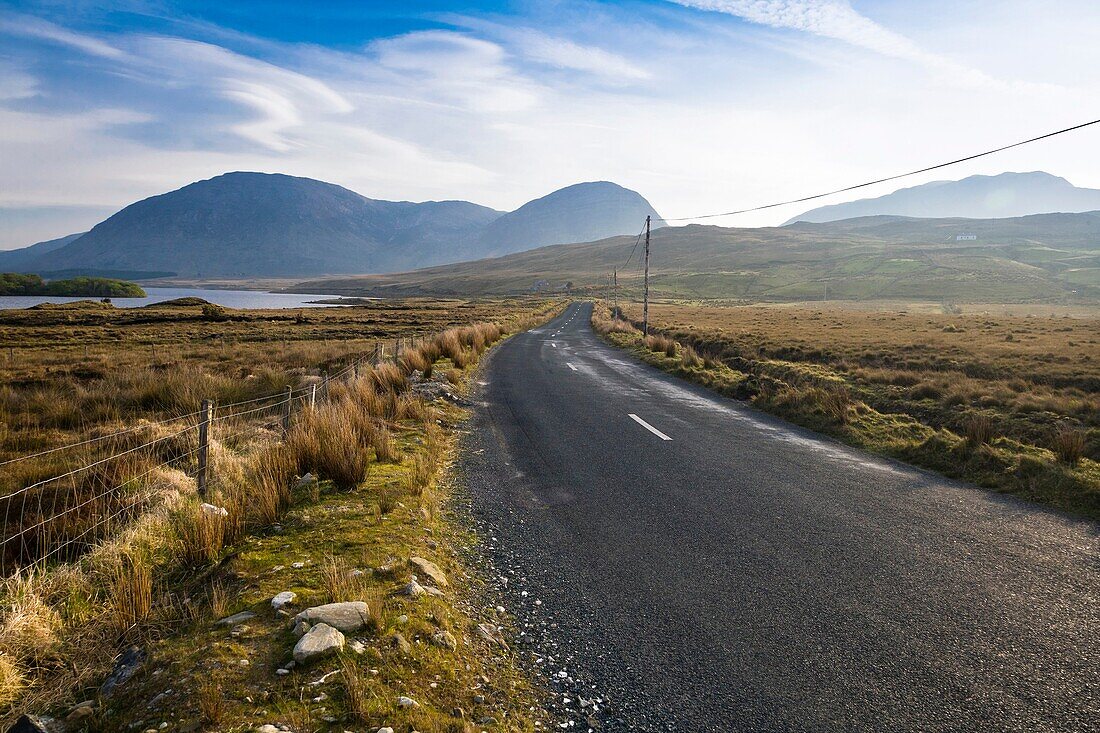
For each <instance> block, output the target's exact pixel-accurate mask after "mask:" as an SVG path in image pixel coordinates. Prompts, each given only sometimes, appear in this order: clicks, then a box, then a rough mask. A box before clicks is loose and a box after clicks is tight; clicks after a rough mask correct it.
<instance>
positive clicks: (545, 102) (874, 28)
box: [0, 0, 1100, 247]
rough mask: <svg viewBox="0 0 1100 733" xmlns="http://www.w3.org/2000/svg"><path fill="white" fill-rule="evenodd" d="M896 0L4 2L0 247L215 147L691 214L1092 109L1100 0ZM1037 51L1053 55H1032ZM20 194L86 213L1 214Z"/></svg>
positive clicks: (527, 194) (267, 163)
mask: <svg viewBox="0 0 1100 733" xmlns="http://www.w3.org/2000/svg"><path fill="white" fill-rule="evenodd" d="M183 1H184V2H185V3H186V2H187V0H183ZM886 1H887V0H860V2H859V3H857V5H856V7H858V8H859V10H857V9H856V8H854V7H853V6H852V5H851V4H850V3H849V2H846V1H845V0H822V1H821V2H810V1H809V0H676V1H675V2H672V1H668V0H636V1H635V2H631V3H630V4H629V5H620V4H616V3H609V2H594V1H593V0H556V1H555V3H553V4H552V5H551V4H544V3H529V4H528V3H516V4H513V7H515V8H518V9H516V10H513V11H509V12H508V13H505V14H493V13H472V14H470V15H464V16H454V15H450V14H442V15H432V16H429V17H427V18H425V17H424V16H420V17H418V18H417V19H415V22H410V23H409V24H407V25H406V26H404V27H403V28H401V29H396V30H391V31H389V32H387V33H386V34H385V35H379V36H369V35H368V36H365V37H363V38H362V40H361V42H358V45H355V44H349V43H347V42H346V37H345V36H342V38H343V39H344V40H343V42H341V43H340V44H339V45H335V44H334V45H328V46H327V45H325V44H324V43H291V42H286V41H283V40H279V39H277V38H268V37H256V36H252V35H249V34H248V32H246V30H242V28H244V27H243V26H242V27H241V28H237V29H230V28H220V27H217V26H211V25H210V24H209V22H208V21H205V20H199V21H196V20H190V19H189V20H184V21H180V22H173V21H171V20H170V19H165V18H163V17H158V18H157V19H156V23H147V24H139V27H135V28H131V29H130V30H126V29H119V26H118V19H117V16H112V18H111V20H110V22H109V23H106V22H105V23H102V24H100V25H97V24H96V21H95V19H94V18H89V16H87V15H81V20H80V25H79V26H76V25H74V26H73V27H71V28H70V27H66V23H67V21H66V20H64V19H63V18H64V16H63V15H61V14H60V11H58V14H57V15H44V16H43V18H41V19H40V18H38V17H32V16H30V15H27V14H25V13H24V14H7V15H5V14H3V13H2V12H0V44H2V45H3V53H0V57H2V58H0V180H2V181H4V185H3V186H0V209H3V210H4V211H0V247H5V246H15V245H19V244H26V243H29V242H31V241H34V240H35V239H45V238H47V237H52V236H57V235H62V234H66V233H69V232H70V231H77V230H78V229H83V228H86V227H88V226H91V225H92V224H94V223H96V220H95V219H94V215H93V213H89V212H102V211H103V210H104V209H109V208H111V207H116V208H118V207H121V206H123V205H125V204H127V203H130V202H131V201H133V200H135V199H137V198H142V197H144V196H148V195H152V194H155V193H160V192H163V191H165V190H170V189H172V188H175V187H178V186H180V185H183V184H186V183H189V182H191V181H193V180H196V179H200V178H208V177H211V176H213V175H217V174H220V173H223V172H225V171H227V170H259V171H270V172H285V173H291V174H294V175H301V176H308V177H313V178H320V179H323V180H329V181H332V182H334V183H339V184H341V185H345V186H348V187H349V188H352V189H353V190H356V191H359V192H361V193H363V194H365V195H368V196H373V197H379V198H391V199H412V200H424V199H445V198H464V199H468V200H473V201H477V202H479V203H484V204H487V205H490V206H493V207H495V208H500V209H505V208H512V207H514V206H517V205H519V204H521V203H523V202H524V201H525V200H527V199H529V198H533V197H535V196H538V195H542V194H545V193H546V192H548V191H550V190H552V189H554V188H557V187H560V186H563V185H567V184H570V183H575V182H576V181H578V180H595V179H609V180H615V181H617V182H619V183H621V184H623V185H626V186H629V187H632V188H636V189H638V190H640V191H642V193H644V194H645V195H646V196H647V197H648V198H649V199H650V200H651V201H652V202H653V203H654V204H655V206H656V207H657V208H658V210H659V211H661V212H662V213H663V214H666V215H669V216H675V215H677V214H687V215H691V214H697V213H700V212H705V211H708V210H729V209H732V208H740V207H741V204H744V205H753V204H759V203H761V202H765V201H766V200H767V199H771V198H789V197H793V196H795V195H800V194H804V193H805V191H806V190H812V189H814V188H819V187H820V188H825V187H834V186H836V185H837V184H843V183H847V182H849V181H851V180H858V179H860V178H863V177H877V176H879V175H882V174H884V173H892V172H894V171H895V170H897V169H901V168H911V167H916V164H920V163H926V162H928V161H929V160H934V159H938V158H939V157H942V155H943V154H944V153H945V152H950V153H952V154H953V153H960V154H965V153H966V152H969V151H970V150H971V149H974V148H979V147H988V143H989V141H990V140H992V139H997V140H1002V139H1004V140H1011V139H1014V138H1019V137H1025V136H1027V135H1028V134H1033V133H1035V132H1036V131H1041V130H1043V129H1045V128H1048V127H1049V128H1053V127H1056V126H1060V125H1063V124H1065V123H1067V122H1069V121H1072V120H1067V119H1066V117H1067V115H1069V116H1070V117H1072V116H1075V115H1077V114H1079V113H1080V114H1082V115H1088V114H1089V113H1088V112H1087V110H1086V111H1081V108H1082V104H1087V100H1089V99H1094V98H1097V96H1096V92H1097V91H1098V90H1100V48H1098V47H1097V44H1095V42H1094V39H1093V38H1092V37H1091V35H1090V34H1089V33H1088V32H1087V31H1088V28H1090V27H1095V26H1096V24H1097V23H1100V10H1098V9H1097V8H1096V4H1095V3H1094V2H1091V0H1065V2H1066V4H1067V6H1072V7H1069V8H1067V9H1066V10H1065V16H1066V17H1067V18H1068V17H1074V18H1075V19H1076V20H1074V21H1073V22H1072V27H1069V26H1068V24H1069V23H1070V21H1060V20H1058V19H1057V18H1054V17H1053V16H1051V17H1046V18H1044V19H1043V20H1042V22H1041V23H1039V22H1037V21H1036V19H1035V18H1034V14H1033V13H1028V12H1025V11H1023V10H1020V9H1019V8H1016V7H1015V6H1012V7H1006V4H998V3H995V2H993V0H978V2H979V5H981V3H983V2H984V3H985V5H983V6H982V12H981V13H978V12H977V11H974V12H973V13H972V14H971V15H970V16H963V15H961V14H960V13H957V12H954V11H952V12H945V11H944V8H946V7H948V3H949V0H929V2H931V3H934V4H936V7H935V8H934V11H926V10H925V9H924V8H923V7H922V9H921V10H920V11H919V12H920V13H924V14H925V15H922V16H921V17H920V18H919V21H918V19H917V15H918V11H916V10H908V9H906V8H904V7H901V6H899V5H891V6H890V14H889V17H890V21H889V23H888V24H887V23H885V22H884V21H883V22H879V21H877V20H874V19H873V18H878V17H879V16H878V15H876V8H877V7H881V6H879V5H877V3H879V2H886ZM685 6H687V7H685ZM1014 8H1015V9H1014ZM699 10H704V11H714V12H720V13H724V14H726V15H727V16H729V17H728V18H726V19H725V20H727V21H728V22H716V21H718V20H721V19H719V18H716V17H715V16H713V15H711V14H709V13H701V12H698V11H699ZM348 12H354V11H348ZM400 12H402V11H401V10H400V9H398V10H395V14H400ZM200 15H201V14H200ZM881 17H883V18H885V17H886V16H885V15H883V16H881ZM47 18H48V19H47ZM735 18H737V19H741V20H742V21H745V22H738V21H736V20H734V19H735ZM51 20H52V21H53V22H50V21H51ZM930 23H934V25H933V26H932V27H930V25H929V24H930ZM426 24H427V25H430V26H431V29H430V30H424V27H425V25H426ZM1090 24H1091V25H1090ZM361 25H362V28H363V29H364V33H369V32H370V29H371V24H370V23H368V22H363V23H362V24H361ZM888 25H889V27H887V26H888ZM151 27H155V28H156V29H157V33H153V32H151V31H150V30H149V28H151ZM265 27H266V25H265ZM1067 28H1068V31H1069V32H1067ZM89 29H92V30H89ZM979 34H980V35H981V37H982V39H983V42H982V43H968V42H967V39H971V38H974V37H976V36H977V35H979ZM1021 39H1023V40H1021ZM1025 41H1026V44H1030V45H1025V47H1026V48H1027V49H1028V50H1029V51H1030V53H1028V54H1023V55H1024V56H1025V57H1026V59H1027V60H1026V61H1025V60H1021V58H1020V56H1021V53H1020V50H1019V48H1020V44H1021V43H1024V42H1025ZM643 49H644V50H643ZM941 49H947V50H946V51H942V50H941ZM1038 55H1041V56H1042V60H1043V64H1041V65H1036V64H1034V63H1030V61H1031V59H1033V58H1035V57H1036V56H1038ZM986 69H988V70H995V73H996V75H997V78H991V75H990V74H987V73H985V72H984V71H982V70H986ZM1067 70H1069V71H1067ZM1014 77H1015V78H1014ZM1006 78H1007V79H1011V80H1010V81H1003V79H1006ZM1016 78H1018V79H1021V81H1017V80H1016ZM1023 80H1026V81H1023ZM1058 85H1062V86H1061V87H1059V86H1058ZM1082 100H1085V101H1084V102H1082ZM899 140H904V141H905V143H904V144H899ZM1071 143H1072V144H1071ZM1090 146H1091V147H1090ZM1095 150H1096V147H1095V142H1092V141H1091V139H1090V138H1088V137H1087V136H1080V137H1077V138H1075V139H1074V140H1073V141H1070V140H1068V139H1067V140H1066V141H1064V142H1063V141H1060V140H1054V141H1050V142H1048V143H1044V144H1043V145H1042V146H1036V147H1035V148H1032V149H1026V150H1025V149H1021V150H1020V151H1018V152H1013V153H1009V154H1007V155H1006V156H1004V157H1002V158H998V159H996V160H990V161H988V162H986V163H983V164H982V165H984V166H986V167H985V168H982V167H979V166H977V165H975V166H973V167H969V168H960V169H959V170H958V173H959V175H960V176H961V175H966V174H968V173H975V172H986V173H988V172H998V171H1000V170H1005V169H1009V168H1013V167H1019V168H1023V169H1028V170H1031V169H1039V168H1043V169H1047V170H1051V171H1053V172H1055V173H1059V174H1061V175H1065V176H1066V177H1068V178H1069V179H1070V180H1072V181H1074V183H1077V184H1078V185H1092V186H1100V179H1097V177H1096V176H1097V175H1098V174H1097V173H1096V172H1095V167H1094V166H1090V165H1089V161H1090V160H1091V159H1093V158H1095V156H1094V155H1093V156H1090V155H1087V154H1083V152H1090V151H1095ZM1029 156H1030V157H1029ZM914 182H919V181H914ZM883 192H885V191H883ZM20 207H23V208H24V209H25V210H27V211H30V210H32V209H33V210H36V211H45V210H46V209H47V208H49V209H51V210H54V211H57V212H60V211H61V210H62V208H59V207H63V208H64V210H65V211H69V212H77V213H79V212H83V213H80V216H82V217H84V218H82V219H77V218H72V219H67V218H63V217H62V215H61V214H60V213H58V214H57V216H56V217H54V216H52V215H51V216H46V215H43V216H38V217H29V218H28V217H24V218H23V219H20V218H19V217H18V216H17V215H16V216H13V215H11V213H10V212H14V211H16V210H17V209H19V208H20ZM794 213H798V212H788V211H777V212H775V213H774V217H773V218H771V219H769V218H767V217H765V216H764V215H761V217H760V218H756V219H754V218H751V217H747V218H739V219H736V220H734V221H730V222H727V221H722V223H737V224H756V223H774V221H776V220H781V219H785V218H786V217H787V216H789V215H791V214H794ZM95 215H98V214H95ZM66 216H69V215H68V214H66ZM72 216H73V217H76V216H77V214H76V213H73V214H72ZM32 219H33V221H32ZM13 221H16V222H17V223H16V224H12V222H13ZM19 221H22V222H24V223H23V224H18V222H19ZM32 224H33V228H32ZM32 231H33V232H34V233H33V234H32V233H31V232H32Z"/></svg>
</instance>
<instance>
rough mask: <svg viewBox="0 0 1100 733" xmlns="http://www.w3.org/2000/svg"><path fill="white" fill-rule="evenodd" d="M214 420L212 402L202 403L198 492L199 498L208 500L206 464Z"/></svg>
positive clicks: (204, 401)
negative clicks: (211, 426) (211, 425)
mask: <svg viewBox="0 0 1100 733" xmlns="http://www.w3.org/2000/svg"><path fill="white" fill-rule="evenodd" d="M213 419H214V403H213V402H211V401H210V400H203V401H202V418H201V421H200V422H199V473H198V477H197V480H198V491H199V498H200V499H205V498H206V464H207V453H208V451H209V449H210V422H211V421H212V420H213Z"/></svg>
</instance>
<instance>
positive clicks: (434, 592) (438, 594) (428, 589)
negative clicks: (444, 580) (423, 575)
mask: <svg viewBox="0 0 1100 733" xmlns="http://www.w3.org/2000/svg"><path fill="white" fill-rule="evenodd" d="M423 587H424V592H425V593H427V594H428V595H430V596H433V597H435V598H442V597H443V591H441V590H439V588H436V587H435V586H434V585H425V586H423Z"/></svg>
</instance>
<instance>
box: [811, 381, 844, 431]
mask: <svg viewBox="0 0 1100 733" xmlns="http://www.w3.org/2000/svg"><path fill="white" fill-rule="evenodd" d="M818 403H819V404H820V405H821V409H822V411H823V412H824V413H825V415H826V416H827V417H828V418H829V419H830V420H832V421H833V422H835V423H837V424H838V425H844V424H846V423H847V422H848V410H849V408H850V407H851V405H852V397H851V395H850V394H849V393H848V388H847V387H845V386H842V385H841V386H835V387H828V388H824V389H821V390H819V395H818Z"/></svg>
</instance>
